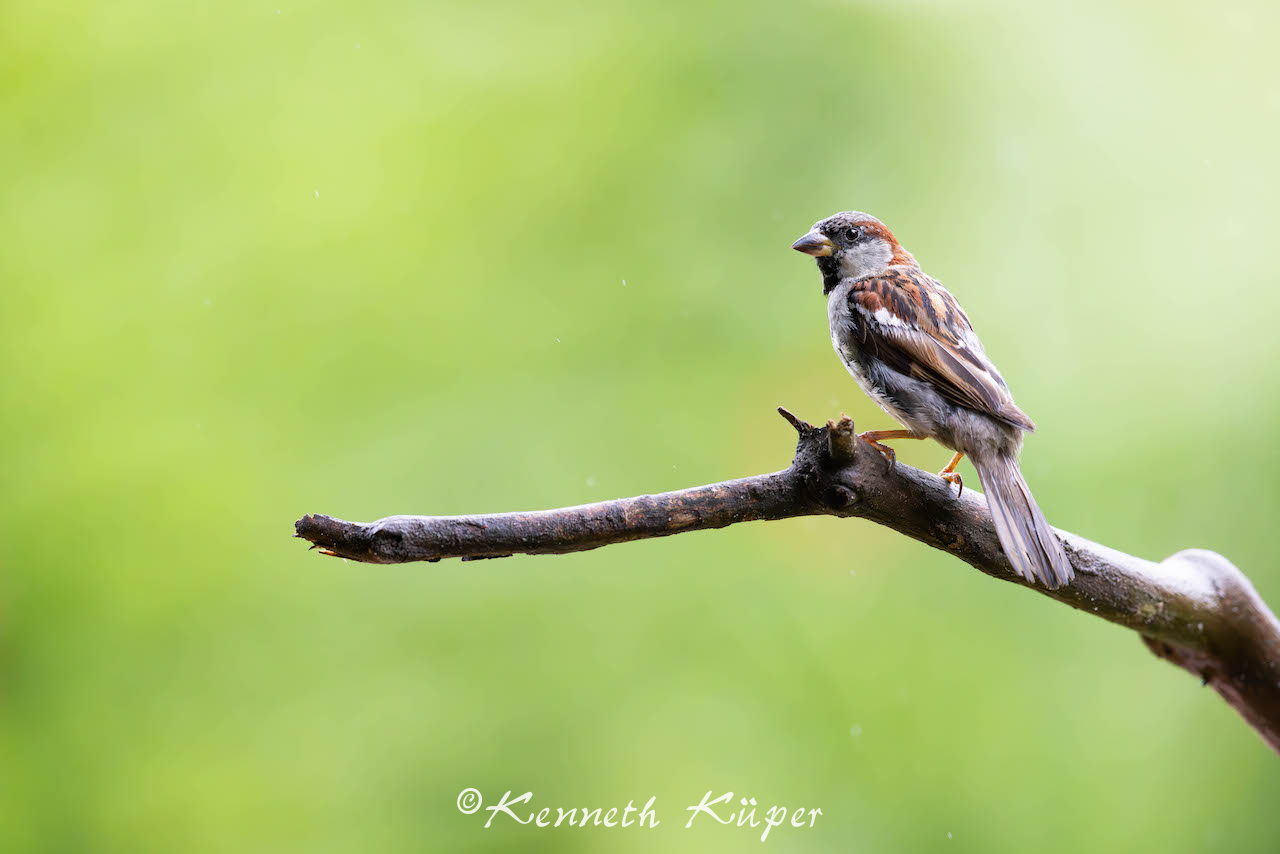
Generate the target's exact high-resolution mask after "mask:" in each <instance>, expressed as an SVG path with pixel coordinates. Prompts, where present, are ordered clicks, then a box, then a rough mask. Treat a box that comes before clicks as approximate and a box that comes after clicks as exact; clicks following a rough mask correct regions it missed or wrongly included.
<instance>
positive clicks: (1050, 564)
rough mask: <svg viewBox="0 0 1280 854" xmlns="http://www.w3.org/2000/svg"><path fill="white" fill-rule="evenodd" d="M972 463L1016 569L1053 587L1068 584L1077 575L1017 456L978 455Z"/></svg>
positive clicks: (992, 517) (1001, 537) (1048, 586)
mask: <svg viewBox="0 0 1280 854" xmlns="http://www.w3.org/2000/svg"><path fill="white" fill-rule="evenodd" d="M973 464H974V468H976V469H977V470H978V477H979V478H980V479H981V480H982V491H983V492H985V493H986V495H987V506H989V507H990V508H991V519H992V521H994V522H995V525H996V535H997V536H999V537H1000V545H1001V546H1002V547H1003V548H1004V553H1005V555H1007V556H1008V558H1009V563H1011V564H1013V569H1014V571H1015V572H1017V573H1018V574H1019V575H1021V576H1022V577H1023V578H1025V579H1027V580H1028V581H1039V582H1040V583H1041V584H1043V585H1044V586H1045V587H1047V588H1049V589H1050V590H1056V589H1057V588H1059V587H1062V586H1063V585H1064V584H1069V583H1070V582H1071V579H1072V578H1073V577H1074V573H1073V572H1072V570H1071V562H1070V561H1068V560H1067V554H1066V552H1065V551H1063V549H1062V543H1060V542H1058V538H1057V536H1056V535H1055V534H1054V533H1053V528H1051V527H1049V523H1048V522H1047V521H1046V520H1045V518H1044V514H1043V513H1041V512H1040V507H1039V506H1038V505H1037V504H1036V500H1035V498H1033V497H1032V496H1031V490H1030V489H1029V488H1028V487H1027V482H1026V481H1025V480H1023V479H1022V472H1021V471H1019V470H1018V461H1017V459H1015V458H1014V457H1011V456H1001V457H991V458H988V459H981V460H978V459H975V460H973Z"/></svg>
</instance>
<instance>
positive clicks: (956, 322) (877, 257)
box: [791, 211, 1074, 590]
mask: <svg viewBox="0 0 1280 854" xmlns="http://www.w3.org/2000/svg"><path fill="white" fill-rule="evenodd" d="M791 248H792V249H795V250H797V251H798V252H803V253H805V254H806V255H812V256H813V257H814V258H815V259H816V260H817V263H818V270H819V271H820V272H821V273H822V293H823V295H824V296H826V298H827V318H828V321H829V322H830V326H831V343H832V345H833V346H834V347H835V350H836V353H837V354H839V356H840V360H841V361H842V362H843V363H844V366H845V367H846V368H847V369H848V371H849V373H850V374H852V375H853V378H854V379H855V380H856V381H857V383H858V385H859V386H861V388H862V390H863V391H864V392H865V393H866V394H867V395H868V396H869V397H870V398H871V399H872V400H873V401H875V402H876V404H877V405H879V407H880V408H881V409H883V410H884V411H885V412H886V413H887V414H888V415H889V416H890V417H891V418H893V419H894V420H895V421H897V422H898V423H899V424H901V425H902V426H903V427H904V428H905V429H901V430H869V431H867V432H864V433H861V434H859V438H860V439H861V440H862V441H864V442H866V443H867V444H868V445H870V446H871V447H872V448H874V449H875V450H877V451H879V452H880V453H881V454H883V455H884V458H885V460H886V462H887V463H888V465H889V467H890V468H891V469H892V468H893V466H894V464H895V462H896V456H895V454H894V451H893V449H892V448H891V447H889V446H888V445H885V444H883V443H882V442H881V441H880V440H882V439H933V440H935V441H937V442H938V443H939V444H941V445H943V446H944V447H946V448H949V449H950V450H952V451H954V452H955V455H954V456H953V457H952V458H951V462H950V463H949V464H948V465H947V466H946V468H944V469H943V470H942V471H941V472H939V473H938V474H939V475H940V476H941V477H942V478H943V479H944V480H945V481H947V484H948V489H949V488H950V485H951V484H954V485H956V487H957V493H956V494H957V497H958V496H959V495H960V494H962V493H963V491H964V481H963V479H962V478H961V476H960V473H959V472H958V471H956V466H958V465H959V464H960V461H961V460H962V459H964V457H966V456H967V457H969V459H970V460H971V461H972V462H973V466H974V468H976V469H977V470H978V478H979V480H981V481H982V490H983V493H984V494H985V495H986V499H987V505H988V506H989V507H990V509H991V518H992V520H993V522H994V524H995V529H996V534H997V536H998V537H999V539H1000V545H1001V547H1002V548H1003V549H1004V553H1005V555H1006V556H1007V557H1008V559H1009V563H1010V564H1011V565H1012V567H1013V569H1014V571H1015V572H1016V573H1017V574H1018V575H1020V576H1021V577H1022V578H1025V579H1026V580H1027V581H1028V582H1032V583H1035V582H1039V583H1040V584H1041V585H1043V586H1044V587H1046V588H1048V589H1050V590H1056V589H1058V588H1059V587H1062V586H1064V585H1066V584H1069V583H1071V580H1072V578H1073V577H1074V574H1073V572H1072V567H1071V562H1070V561H1069V560H1068V559H1067V555H1066V552H1065V551H1064V550H1063V547H1062V544H1061V543H1060V542H1059V541H1058V538H1057V536H1055V534H1054V531H1053V529H1052V528H1051V527H1049V523H1048V522H1047V521H1046V520H1045V517H1044V514H1043V513H1042V512H1041V511H1040V507H1039V505H1037V504H1036V500H1035V498H1034V497H1032V495H1031V489H1030V488H1029V487H1028V486H1027V482H1026V480H1025V479H1024V478H1023V476H1022V471H1021V470H1020V469H1019V466H1018V454H1019V453H1020V451H1021V450H1022V440H1023V436H1024V434H1026V433H1030V432H1033V431H1034V430H1035V429H1036V425H1035V423H1034V422H1032V420H1031V419H1030V418H1029V417H1027V414H1026V413H1025V412H1023V411H1022V410H1021V409H1019V408H1018V406H1017V404H1015V403H1014V402H1013V395H1012V394H1011V393H1010V391H1009V386H1008V384H1006V383H1005V381H1004V377H1002V376H1001V375H1000V372H999V371H998V370H996V366H995V365H994V364H993V363H992V361H991V359H989V358H988V357H987V354H986V351H985V349H984V348H983V346H982V342H981V341H979V340H978V336H977V334H976V333H975V332H974V331H973V326H972V324H970V322H969V317H968V315H966V314H965V312H964V309H962V308H961V307H960V304H959V303H958V302H957V301H956V298H955V297H953V296H952V295H951V292H950V291H948V290H947V289H946V288H944V287H943V286H942V284H941V283H940V282H938V281H937V280H936V279H934V278H933V277H931V276H929V275H928V274H927V273H925V272H924V270H923V269H921V267H920V264H919V263H918V262H917V261H916V259H915V257H914V256H913V255H912V254H911V253H910V252H908V251H907V250H906V249H904V248H903V246H902V244H901V243H899V242H898V239H897V238H896V237H894V236H893V232H892V231H890V230H889V228H888V227H887V226H886V225H885V224H884V223H882V222H881V221H880V220H878V219H876V218H875V217H874V216H871V215H870V214H867V213H863V212H861V211H842V212H840V213H837V214H833V215H831V216H829V217H827V218H826V219H823V220H819V221H818V222H817V223H815V224H814V225H813V227H812V228H811V229H810V230H809V231H808V233H806V234H805V235H804V236H803V237H801V238H800V239H799V240H797V241H796V242H795V243H793V244H792V247H791Z"/></svg>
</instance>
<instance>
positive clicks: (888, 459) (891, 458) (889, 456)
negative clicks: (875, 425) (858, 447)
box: [858, 430, 898, 471]
mask: <svg viewBox="0 0 1280 854" xmlns="http://www.w3.org/2000/svg"><path fill="white" fill-rule="evenodd" d="M883 432H885V431H883V430H868V431H867V432H865V433H859V434H858V438H859V439H861V440H862V441H864V442H866V443H867V444H868V445H870V446H871V447H873V448H875V449H876V450H877V451H879V452H880V454H881V456H883V457H884V461H885V463H886V465H888V467H889V471H893V469H894V467H895V466H897V464H898V455H897V453H896V452H895V451H894V450H893V448H890V447H889V446H888V445H885V444H883V443H881V442H877V441H876V439H877V438H879V435H878V434H880V433H883Z"/></svg>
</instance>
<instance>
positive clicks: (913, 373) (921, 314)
mask: <svg viewBox="0 0 1280 854" xmlns="http://www.w3.org/2000/svg"><path fill="white" fill-rule="evenodd" d="M849 313H850V316H851V318H852V320H853V322H854V324H855V331H856V332H857V335H858V337H859V340H860V341H861V342H862V345H863V346H864V347H866V348H867V349H868V350H869V351H870V352H872V353H875V354H876V355H877V356H879V357H880V359H882V360H883V361H884V362H885V363H886V364H888V366H889V367H891V368H893V369H894V370H896V371H898V372H899V373H902V374H905V375H906V376H909V377H914V378H916V379H919V380H923V381H925V382H928V383H930V384H931V385H932V386H933V387H934V388H935V389H937V391H938V393H939V394H941V395H942V396H943V397H945V398H946V399H947V400H949V401H951V402H952V403H956V404H959V405H960V406H964V407H967V408H969V409H973V410H975V411H977V412H981V413H984V414H986V415H990V416H992V417H994V418H998V419H1000V420H1001V421H1005V422H1007V423H1009V424H1011V425H1013V426H1015V427H1020V428H1022V429H1023V430H1034V429H1035V424H1034V423H1033V422H1032V420H1031V419H1030V418H1028V417H1027V415H1026V413H1024V412H1023V411H1022V410H1021V409H1019V408H1018V407H1017V405H1016V404H1015V403H1014V402H1013V396H1012V395H1011V394H1010V393H1009V388H1008V386H1006V385H1005V382H1004V378H1003V377H1001V376H1000V372H999V371H997V370H996V367H995V365H993V364H991V360H990V359H988V358H987V356H986V353H984V352H983V349H982V344H981V342H979V341H978V336H977V335H975V334H974V332H973V327H972V326H971V325H970V324H969V318H968V317H966V316H965V313H964V310H963V309H961V308H960V304H959V303H957V302H956V299H955V297H953V296H951V294H950V293H949V292H948V291H947V290H946V288H944V287H942V285H940V284H938V283H937V282H935V281H934V280H933V279H931V278H929V277H928V276H926V275H925V274H924V273H922V272H920V271H919V270H912V269H896V270H890V271H888V272H886V273H885V274H884V275H882V276H877V277H875V278H869V279H861V280H859V281H858V282H857V283H856V284H855V285H854V286H853V288H851V289H850V291H849Z"/></svg>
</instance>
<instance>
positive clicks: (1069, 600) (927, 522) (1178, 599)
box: [295, 407, 1280, 752]
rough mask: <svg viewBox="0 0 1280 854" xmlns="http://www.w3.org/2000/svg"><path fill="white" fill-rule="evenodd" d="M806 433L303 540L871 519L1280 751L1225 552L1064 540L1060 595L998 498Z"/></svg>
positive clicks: (1257, 603)
mask: <svg viewBox="0 0 1280 854" xmlns="http://www.w3.org/2000/svg"><path fill="white" fill-rule="evenodd" d="M778 412H779V413H780V414H781V415H782V417H783V418H785V419H786V420H787V421H788V423H790V424H791V426H792V427H794V428H795V429H796V432H797V434H798V441H797V444H796V452H795V457H794V459H793V461H792V463H791V466H790V467H789V468H787V469H786V470H785V471H780V472H774V473H772V474H762V475H756V476H754V477H747V478H742V479H741V480H731V481H725V482H723V483H716V484H711V485H708V486H698V487H693V488H690V489H681V490H677V491H675V492H664V493H662V494H660V495H641V496H638V497H635V498H623V499H618V500H615V501H602V502H599V503H596V504H583V505H580V506H577V507H566V508H562V509H559V510H539V511H533V512H527V513H495V514H489V515H480V516H390V517H387V518H385V519H379V520H378V521H376V522H372V523H368V524H361V523H357V522H344V521H342V520H340V519H333V518H331V517H329V516H304V517H303V518H301V519H299V520H298V521H297V522H296V523H295V530H296V536H298V537H302V538H304V539H307V540H310V541H311V543H312V544H313V547H319V548H320V549H321V550H322V551H323V552H324V553H325V554H330V555H336V556H340V557H345V558H350V559H352V560H359V561H365V562H368V563H404V562H407V561H416V560H425V561H438V560H441V559H443V558H455V557H456V558H461V559H463V560H479V559H483V558H494V557H507V556H510V555H512V554H563V553H565V552H573V551H583V550H586V549H594V548H598V547H600V546H605V545H610V544H612V543H622V542H627V541H629V540H638V539H644V538H648V537H665V536H669V535H671V534H680V533H684V532H686V531H698V530H703V529H707V528H723V527H725V526H727V525H732V524H735V523H737V522H751V521H758V520H769V519H784V518H788V517H792V516H813V515H831V516H842V517H859V518H864V519H870V520H871V521H873V522H877V523H879V524H881V525H885V526H887V527H890V528H893V529H894V530H895V531H898V532H900V533H903V534H905V535H907V536H908V537H911V538H913V539H916V540H919V541H920V542H922V543H925V544H926V545H930V546H933V547H934V548H936V549H941V550H943V551H946V552H949V553H951V554H953V555H955V556H956V557H958V558H960V559H961V560H963V561H965V562H966V563H968V564H970V565H971V566H974V567H976V568H977V569H979V570H981V571H982V572H984V573H986V574H987V575H990V576H992V577H994V578H999V579H1001V580H1002V581H1009V582H1012V583H1015V584H1021V585H1023V586H1025V587H1028V588H1029V589H1032V590H1035V591H1036V592H1038V593H1041V594H1043V595H1046V596H1050V597H1052V598H1054V599H1057V600H1058V601H1060V602H1063V603H1065V604H1067V605H1070V606H1072V607H1074V608H1079V609H1080V610H1082V611H1085V612H1087V613H1090V614H1094V615H1096V616H1099V617H1101V618H1103V619H1104V620H1109V621H1111V622H1113V623H1118V624H1120V625H1122V626H1126V627H1128V628H1131V629H1134V630H1135V631H1137V632H1139V633H1140V634H1141V635H1142V637H1143V640H1144V641H1145V642H1146V644H1147V646H1148V647H1149V648H1150V649H1151V651H1152V652H1154V653H1155V654H1156V655H1158V656H1160V657H1161V658H1165V659H1167V660H1169V661H1172V662H1173V663H1175V664H1177V665H1178V666H1180V667H1183V668H1185V669H1187V670H1189V671H1190V672H1192V673H1194V674H1196V675H1197V676H1199V677H1200V678H1201V679H1202V680H1203V681H1204V682H1205V683H1207V684H1211V685H1213V687H1214V689H1215V690H1217V692H1218V693H1219V694H1221V695H1222V697H1223V699H1225V700H1226V701H1227V702H1228V703H1230V704H1231V705H1232V706H1233V707H1234V708H1235V709H1236V710H1237V711H1238V712H1239V713H1240V714H1241V715H1242V716H1243V717H1244V718H1245V720H1246V721H1248V722H1249V723H1250V724H1251V725H1252V726H1253V727H1254V728H1255V729H1257V730H1258V732H1259V734H1261V736H1262V737H1263V739H1264V740H1265V741H1266V742H1267V744H1269V745H1270V746H1271V747H1272V748H1273V749H1275V750H1276V751H1277V752H1280V622H1278V621H1277V620H1276V617H1275V615H1274V614H1273V613H1272V612H1271V611H1270V609H1269V608H1268V607H1267V605H1266V604H1265V603H1264V602H1263V601H1262V599H1261V598H1260V597H1259V596H1258V594H1257V592H1256V591H1255V590H1254V589H1253V585H1252V584H1250V582H1249V580H1248V578H1246V577H1245V576H1244V574H1243V573H1241V572H1240V570H1238V569H1236V568H1235V566H1233V565H1232V564H1231V563H1230V562H1229V561H1228V560H1226V559H1225V558H1223V557H1222V556H1221V555H1218V554H1215V553H1213V552H1207V551H1200V550H1191V551H1185V552H1180V553H1178V554H1176V555H1174V556H1173V557H1171V558H1169V559H1168V560H1166V561H1164V562H1162V563H1158V564H1157V563H1152V562H1151V561H1147V560H1143V559H1142V558H1137V557H1133V556H1131V555H1127V554H1124V553H1122V552H1118V551H1115V550H1114V549H1109V548H1107V547H1106V546H1102V545H1098V544H1097V543H1093V542H1090V541H1089V540H1086V539H1084V538H1083V537H1077V536H1075V535H1074V534H1068V533H1066V532H1062V531H1059V535H1060V536H1061V537H1062V540H1063V542H1064V543H1065V545H1066V549H1067V555H1068V557H1069V558H1070V559H1071V563H1072V565H1073V566H1074V567H1075V571H1076V579H1075V581H1073V582H1072V583H1071V584H1070V585H1068V586H1066V587H1063V588H1060V589H1058V590H1052V591H1051V590H1045V589H1044V588H1041V587H1035V586H1033V585H1030V584H1028V583H1027V582H1025V581H1023V580H1022V579H1021V578H1019V577H1018V576H1017V575H1015V574H1014V572H1013V570H1012V569H1011V568H1010V566H1009V562H1008V560H1007V559H1006V558H1005V555H1004V551H1003V550H1002V549H1001V548H1000V541H999V539H998V538H997V537H996V533H995V529H994V527H993V526H992V524H991V516H990V514H989V513H988V511H987V504H986V500H985V498H983V497H982V496H980V495H976V494H975V493H974V492H973V491H972V490H966V491H965V493H964V495H962V496H960V497H956V495H955V492H954V491H953V490H952V489H951V488H950V484H948V483H947V482H946V481H944V480H942V479H941V478H939V477H936V476H934V475H931V474H927V473H925V472H922V471H920V470H918V469H914V468H911V467H909V466H905V465H898V466H896V467H892V468H891V467H890V466H889V465H888V464H887V463H886V462H885V460H884V458H883V457H881V456H880V455H879V454H878V453H876V452H874V451H873V450H871V449H870V448H868V447H867V446H866V445H865V444H863V443H861V442H858V441H857V439H856V434H855V432H854V428H853V422H852V421H851V420H850V419H849V418H848V417H845V416H841V418H840V419H839V420H838V421H829V422H828V423H827V426H825V427H813V426H812V425H810V424H808V423H806V422H804V421H801V420H800V419H799V418H797V417H796V416H794V415H792V414H791V413H790V412H788V411H787V410H785V409H783V408H781V407H779V409H778Z"/></svg>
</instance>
